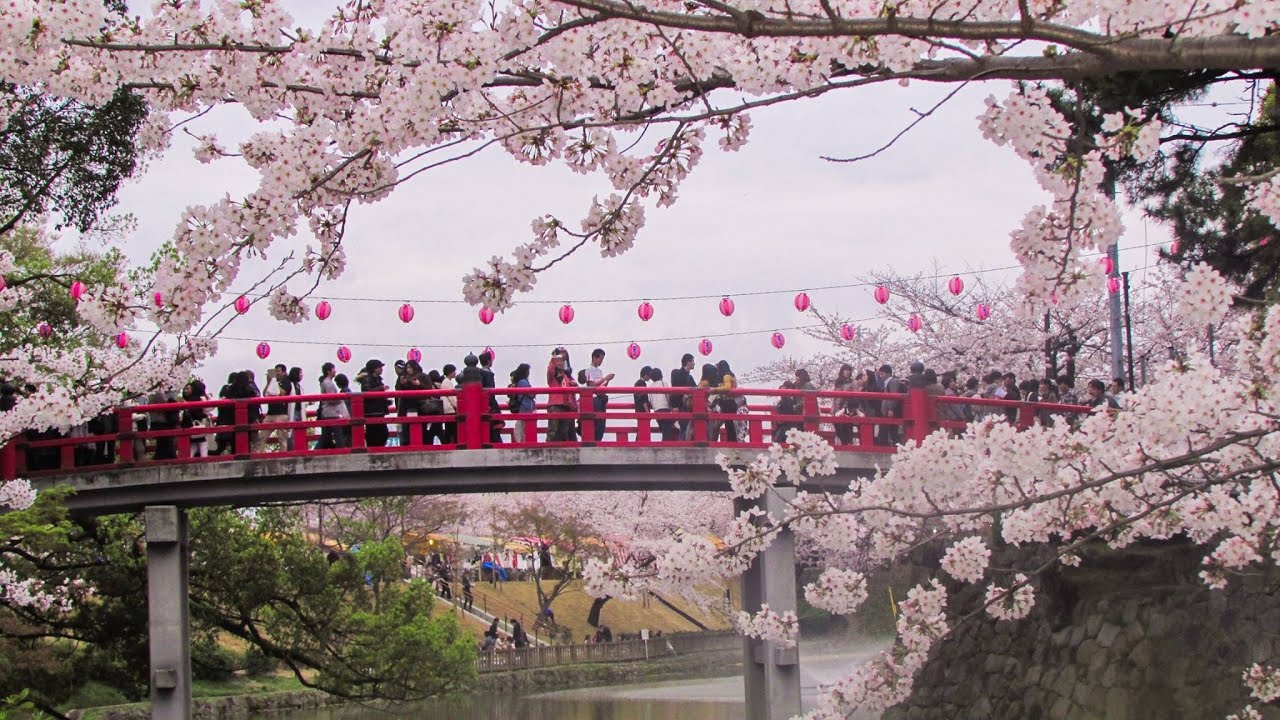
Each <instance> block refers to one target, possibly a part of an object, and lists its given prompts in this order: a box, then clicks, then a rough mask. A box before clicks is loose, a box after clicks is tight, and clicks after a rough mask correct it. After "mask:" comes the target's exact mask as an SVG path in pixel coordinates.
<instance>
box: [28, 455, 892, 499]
mask: <svg viewBox="0 0 1280 720" xmlns="http://www.w3.org/2000/svg"><path fill="white" fill-rule="evenodd" d="M758 452H759V450H751V449H742V450H725V449H716V448H662V447H636V448H620V447H594V448H589V447H570V448H525V449H510V450H508V449H502V450H499V449H492V450H435V451H430V452H400V453H353V454H347V455H328V456H317V457H283V458H261V457H259V458H255V459H252V460H231V461H226V462H217V463H201V464H184V463H173V464H163V465H150V466H147V467H140V468H133V469H116V468H112V469H110V470H103V471H100V472H84V473H83V474H77V475H63V476H59V477H57V478H47V479H41V480H37V481H36V482H35V484H36V487H37V488H38V489H42V488H47V487H51V486H52V485H54V484H55V483H56V484H59V485H70V486H71V487H72V488H73V489H74V490H75V494H74V495H73V496H71V497H70V498H69V499H68V500H67V505H68V506H69V509H70V510H71V512H72V513H73V514H77V515H103V514H109V513H119V512H136V511H140V510H142V509H143V508H144V507H147V506H149V505H172V506H177V507H199V506H207V505H239V506H254V505H264V504H268V503H274V502H289V501H305V500H320V499H326V498H358V497H377V496H388V495H447V494H455V493H490V492H552V491H610V490H615V491H616V490H624V491H636V490H649V491H661V490H703V491H720V492H727V491H728V490H729V481H728V478H727V476H726V475H725V472H724V471H723V470H721V469H720V467H719V466H718V465H717V464H716V456H717V455H718V454H720V453H725V454H726V455H727V456H728V457H730V458H732V459H733V460H734V461H735V464H736V463H737V462H738V461H741V463H742V464H745V463H746V462H749V461H750V460H751V459H753V458H754V456H755V454H756V453H758ZM836 455H837V458H838V462H839V466H840V467H839V470H838V471H837V472H836V474H835V475H832V476H829V477H825V478H821V479H819V480H817V481H815V482H812V483H807V484H806V487H805V488H802V489H812V490H827V491H830V492H842V491H844V490H846V489H847V488H848V486H849V483H850V481H852V480H853V479H855V478H857V477H867V476H870V475H872V474H874V473H875V472H876V468H877V467H881V468H887V467H888V466H889V464H890V462H891V458H892V456H890V455H887V454H884V453H864V452H837V453H836ZM85 470H86V471H88V470H90V468H85Z"/></svg>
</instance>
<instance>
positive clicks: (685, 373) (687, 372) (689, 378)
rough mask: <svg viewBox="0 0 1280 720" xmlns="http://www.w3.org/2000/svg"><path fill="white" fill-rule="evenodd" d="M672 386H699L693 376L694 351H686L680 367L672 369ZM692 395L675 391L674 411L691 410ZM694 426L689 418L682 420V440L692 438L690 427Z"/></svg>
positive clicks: (672, 406) (672, 400)
mask: <svg viewBox="0 0 1280 720" xmlns="http://www.w3.org/2000/svg"><path fill="white" fill-rule="evenodd" d="M671 387H673V388H678V387H686V388H696V387H698V381H697V379H695V378H694V377H693V354H692V353H685V354H684V357H682V358H680V367H678V368H676V369H675V370H672V371H671ZM690 397H691V396H689V395H686V394H683V393H682V394H678V395H677V394H674V393H673V394H672V395H671V411H672V412H689V408H691V407H692V404H691V402H690ZM692 427H693V423H691V422H689V421H688V420H681V421H680V439H681V440H688V439H690V428H692Z"/></svg>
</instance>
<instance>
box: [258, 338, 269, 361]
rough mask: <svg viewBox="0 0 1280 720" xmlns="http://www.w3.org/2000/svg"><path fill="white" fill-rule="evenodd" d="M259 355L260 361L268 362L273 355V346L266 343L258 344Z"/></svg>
mask: <svg viewBox="0 0 1280 720" xmlns="http://www.w3.org/2000/svg"><path fill="white" fill-rule="evenodd" d="M257 353H258V359H259V360H266V359H267V357H268V356H269V355H271V346H270V345H269V344H267V343H265V342H260V343H258V348H257Z"/></svg>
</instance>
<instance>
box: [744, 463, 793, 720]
mask: <svg viewBox="0 0 1280 720" xmlns="http://www.w3.org/2000/svg"><path fill="white" fill-rule="evenodd" d="M795 497H796V490H795V488H775V489H774V490H773V491H771V492H769V493H767V494H766V495H765V496H764V497H762V498H760V499H758V500H755V501H750V500H736V501H735V503H734V504H735V508H734V509H735V510H737V511H738V512H739V513H741V512H743V511H745V510H748V509H750V508H752V507H758V508H760V509H762V510H764V511H765V512H767V513H769V514H770V515H773V516H774V517H781V516H782V515H783V514H784V513H785V511H786V507H787V505H786V503H787V502H788V501H792V500H795ZM765 604H767V605H768V606H769V608H770V609H771V610H773V611H774V612H776V613H778V614H779V615H781V614H783V613H785V612H787V611H788V610H791V611H794V610H795V609H796V541H795V536H794V535H793V534H792V533H791V531H790V530H784V531H782V532H781V533H779V534H778V536H777V537H775V538H774V540H773V542H772V543H770V544H769V547H768V548H767V549H766V550H765V551H764V552H762V553H760V555H759V556H758V557H756V559H755V560H754V561H752V563H751V566H750V567H749V568H748V569H747V571H746V572H745V573H743V575H742V609H743V610H745V611H746V612H751V613H754V612H756V611H758V610H759V609H760V607H761V606H762V605H765ZM742 666H743V675H744V680H745V682H746V702H747V720H787V718H791V717H794V716H796V715H799V714H800V654H799V650H798V648H794V647H792V648H787V647H782V646H781V645H779V644H778V643H776V642H772V641H765V640H757V639H755V638H746V639H745V640H744V657H743V663H742Z"/></svg>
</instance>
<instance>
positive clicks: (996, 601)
mask: <svg viewBox="0 0 1280 720" xmlns="http://www.w3.org/2000/svg"><path fill="white" fill-rule="evenodd" d="M1035 604H1036V592H1035V590H1034V589H1033V588H1032V587H1031V585H1030V583H1028V582H1027V576H1026V575H1023V574H1022V573H1018V574H1016V575H1014V576H1013V586H1012V587H1011V588H1004V587H1000V586H999V585H996V584H995V583H992V584H990V585H988V586H987V612H988V613H990V614H991V616H992V617H994V618H996V619H997V620H1021V619H1022V618H1024V617H1026V616H1027V613H1029V612H1031V608H1033V607H1035Z"/></svg>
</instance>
